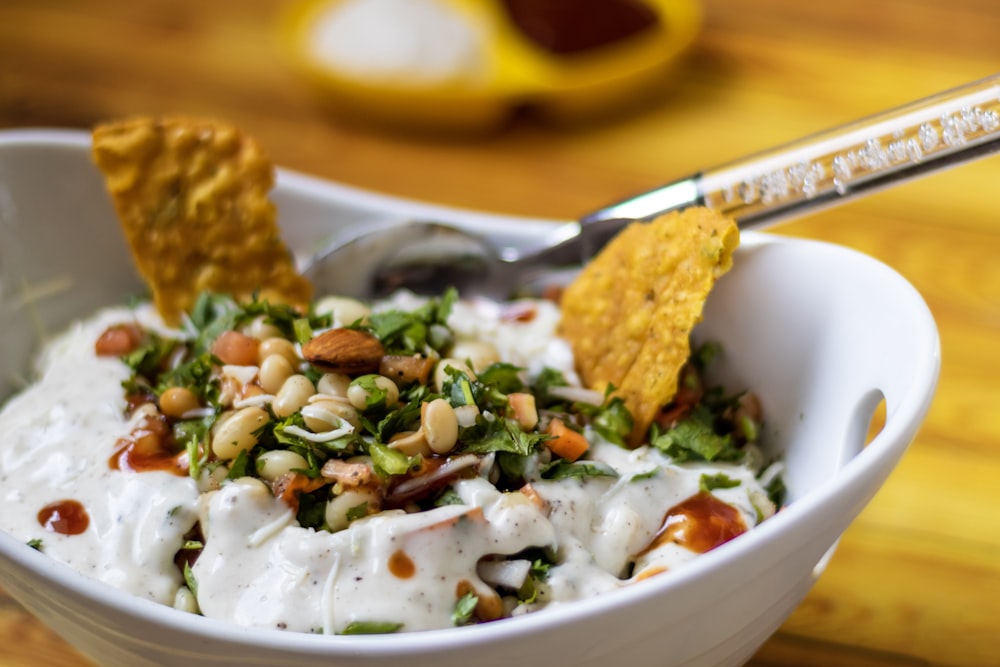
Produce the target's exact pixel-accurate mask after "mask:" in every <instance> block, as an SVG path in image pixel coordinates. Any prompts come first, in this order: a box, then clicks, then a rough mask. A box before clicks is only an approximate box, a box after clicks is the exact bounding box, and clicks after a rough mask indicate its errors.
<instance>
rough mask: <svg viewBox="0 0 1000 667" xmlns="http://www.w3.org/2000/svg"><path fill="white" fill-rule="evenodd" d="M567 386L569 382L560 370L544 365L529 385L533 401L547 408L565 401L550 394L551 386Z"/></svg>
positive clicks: (540, 406)
mask: <svg viewBox="0 0 1000 667" xmlns="http://www.w3.org/2000/svg"><path fill="white" fill-rule="evenodd" d="M568 386H569V382H567V381H566V377H565V376H564V375H563V374H562V373H561V372H560V371H557V370H555V369H553V368H548V367H545V368H543V369H542V372H541V373H539V374H538V376H537V377H536V378H535V381H534V382H533V383H532V385H531V390H532V393H533V394H534V395H535V403H536V404H537V405H538V407H539V408H548V407H551V406H553V405H559V404H561V403H564V402H565V401H564V400H563V399H562V398H559V397H558V396H553V395H552V393H551V389H552V387H568Z"/></svg>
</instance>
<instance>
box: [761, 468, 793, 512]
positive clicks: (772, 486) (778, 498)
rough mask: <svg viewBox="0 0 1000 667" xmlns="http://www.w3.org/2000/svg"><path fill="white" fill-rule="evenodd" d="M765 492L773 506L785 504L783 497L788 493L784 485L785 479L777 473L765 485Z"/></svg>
mask: <svg viewBox="0 0 1000 667" xmlns="http://www.w3.org/2000/svg"><path fill="white" fill-rule="evenodd" d="M764 490H765V491H766V492H767V497H768V498H770V499H771V502H772V503H774V506H775V507H781V506H782V505H784V504H785V497H786V496H787V495H788V489H787V487H786V486H785V480H784V479H783V478H782V477H781V475H778V476H777V477H775V478H774V479H772V480H771V482H770V483H769V484H768V485H767V487H766V488H765V489H764Z"/></svg>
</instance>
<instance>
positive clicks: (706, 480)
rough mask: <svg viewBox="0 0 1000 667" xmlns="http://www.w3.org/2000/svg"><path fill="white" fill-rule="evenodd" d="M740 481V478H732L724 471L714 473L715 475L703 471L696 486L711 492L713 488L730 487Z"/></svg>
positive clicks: (737, 484) (738, 483)
mask: <svg viewBox="0 0 1000 667" xmlns="http://www.w3.org/2000/svg"><path fill="white" fill-rule="evenodd" d="M741 483H742V482H740V480H738V479H733V478H732V477H730V476H729V475H727V474H726V473H724V472H720V473H716V474H715V475H709V474H708V473H705V474H703V475H702V476H701V478H700V479H699V480H698V488H699V489H701V490H702V491H704V492H705V493H711V492H712V491H714V490H715V489H732V488H735V487H737V486H739V485H740V484H741Z"/></svg>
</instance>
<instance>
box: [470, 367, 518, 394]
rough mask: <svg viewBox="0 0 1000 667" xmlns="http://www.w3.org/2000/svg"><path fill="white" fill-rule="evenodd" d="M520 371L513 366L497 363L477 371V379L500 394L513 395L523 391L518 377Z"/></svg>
mask: <svg viewBox="0 0 1000 667" xmlns="http://www.w3.org/2000/svg"><path fill="white" fill-rule="evenodd" d="M522 370H524V369H522V368H518V367H517V366H515V365H514V364H508V363H504V362H497V363H495V364H490V365H489V366H487V367H486V368H484V369H483V370H481V371H479V373H477V379H478V380H479V381H480V382H481V383H483V384H484V385H487V386H489V387H492V388H493V389H494V390H496V391H498V392H500V393H502V394H513V393H514V392H518V391H523V390H524V382H522V381H521V375H520V374H521V371H522Z"/></svg>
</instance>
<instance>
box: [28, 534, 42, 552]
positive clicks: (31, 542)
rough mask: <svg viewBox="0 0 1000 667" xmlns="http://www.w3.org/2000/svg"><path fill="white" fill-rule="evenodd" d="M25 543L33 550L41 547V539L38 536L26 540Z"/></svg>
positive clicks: (38, 549)
mask: <svg viewBox="0 0 1000 667" xmlns="http://www.w3.org/2000/svg"><path fill="white" fill-rule="evenodd" d="M27 544H28V546H29V547H31V548H32V549H34V550H35V551H41V550H42V549H43V545H42V540H41V538H38V537H36V538H33V539H30V540H28V542H27Z"/></svg>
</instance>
